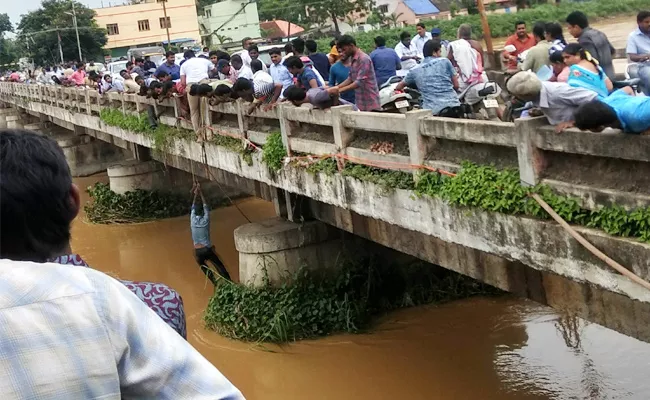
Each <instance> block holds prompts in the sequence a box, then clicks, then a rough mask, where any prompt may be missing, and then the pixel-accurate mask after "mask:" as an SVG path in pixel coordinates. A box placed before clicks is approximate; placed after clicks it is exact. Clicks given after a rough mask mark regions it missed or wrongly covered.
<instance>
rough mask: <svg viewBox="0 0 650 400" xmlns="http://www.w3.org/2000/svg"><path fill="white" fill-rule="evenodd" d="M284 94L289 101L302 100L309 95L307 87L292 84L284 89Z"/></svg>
mask: <svg viewBox="0 0 650 400" xmlns="http://www.w3.org/2000/svg"><path fill="white" fill-rule="evenodd" d="M283 95H284V97H285V98H286V99H287V100H289V101H302V100H304V99H305V97H307V92H305V89H303V88H299V87H298V86H295V85H291V86H289V87H288V88H286V89H284V93H283Z"/></svg>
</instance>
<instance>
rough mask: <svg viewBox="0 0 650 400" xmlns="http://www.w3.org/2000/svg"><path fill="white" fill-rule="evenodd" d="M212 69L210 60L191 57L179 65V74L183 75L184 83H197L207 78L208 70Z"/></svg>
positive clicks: (212, 65)
mask: <svg viewBox="0 0 650 400" xmlns="http://www.w3.org/2000/svg"><path fill="white" fill-rule="evenodd" d="M213 69H214V64H213V63H212V61H210V60H208V59H205V58H199V57H192V58H190V59H189V60H186V61H185V62H184V63H183V65H181V76H183V75H185V83H186V84H187V85H189V84H191V83H199V82H201V81H202V80H204V79H209V77H208V71H211V70H213Z"/></svg>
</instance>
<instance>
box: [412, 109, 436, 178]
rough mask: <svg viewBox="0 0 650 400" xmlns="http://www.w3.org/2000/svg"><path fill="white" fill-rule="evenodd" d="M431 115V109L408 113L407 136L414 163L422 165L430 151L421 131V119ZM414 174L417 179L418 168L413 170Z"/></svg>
mask: <svg viewBox="0 0 650 400" xmlns="http://www.w3.org/2000/svg"><path fill="white" fill-rule="evenodd" d="M429 115H431V110H413V111H409V112H407V113H406V136H408V141H409V156H410V159H411V164H413V165H422V163H424V157H426V155H427V152H428V148H427V139H426V138H425V137H424V136H422V134H421V133H420V119H422V117H426V116H429ZM413 176H414V177H415V178H416V179H417V176H418V171H417V170H413Z"/></svg>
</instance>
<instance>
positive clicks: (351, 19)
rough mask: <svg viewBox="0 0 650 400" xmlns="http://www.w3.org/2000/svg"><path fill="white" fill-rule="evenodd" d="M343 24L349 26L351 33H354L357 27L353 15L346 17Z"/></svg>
mask: <svg viewBox="0 0 650 400" xmlns="http://www.w3.org/2000/svg"><path fill="white" fill-rule="evenodd" d="M345 23H346V24H348V25H350V28H352V32H354V31H355V28H356V27H357V19H356V18H355V17H354V16H353V15H346V16H345Z"/></svg>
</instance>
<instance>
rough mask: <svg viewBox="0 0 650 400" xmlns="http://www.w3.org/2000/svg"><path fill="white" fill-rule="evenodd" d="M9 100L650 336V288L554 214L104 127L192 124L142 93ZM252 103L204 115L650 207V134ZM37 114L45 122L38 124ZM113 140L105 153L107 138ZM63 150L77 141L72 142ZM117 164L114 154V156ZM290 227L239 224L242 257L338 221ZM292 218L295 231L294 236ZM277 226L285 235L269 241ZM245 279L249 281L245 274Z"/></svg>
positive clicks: (14, 117)
mask: <svg viewBox="0 0 650 400" xmlns="http://www.w3.org/2000/svg"><path fill="white" fill-rule="evenodd" d="M0 102H1V103H3V104H4V105H6V106H11V107H12V108H11V109H4V110H0V112H1V113H2V114H0V128H3V127H4V126H5V124H6V125H7V126H9V127H21V126H25V127H28V128H29V127H31V128H38V127H42V126H43V124H45V125H54V126H58V127H61V128H64V129H65V130H67V132H69V133H68V135H69V138H70V141H71V142H70V143H73V144H72V145H71V147H79V146H88V144H89V143H93V146H99V147H97V149H96V151H95V154H96V157H95V158H98V159H99V161H102V162H103V160H101V158H102V157H103V156H104V155H106V154H116V153H120V154H121V156H122V157H126V158H129V159H131V160H133V161H130V162H131V163H137V162H138V161H141V162H146V163H151V162H152V161H151V160H156V161H159V162H164V163H165V164H166V165H168V166H170V167H173V168H177V169H180V170H184V171H187V172H193V173H195V174H197V175H201V176H203V177H204V178H209V179H212V180H216V181H218V182H220V183H222V184H225V185H228V186H231V187H236V188H238V189H239V190H241V191H244V192H246V193H249V194H252V195H255V196H258V197H262V198H265V199H268V200H272V201H273V202H274V204H275V206H276V210H277V213H278V216H280V217H282V218H284V219H286V220H289V221H297V222H300V221H302V220H304V219H305V218H307V217H311V218H315V219H316V220H319V221H322V222H324V223H326V224H328V225H329V226H333V227H336V228H338V229H340V230H343V231H346V232H350V233H352V234H354V235H358V236H361V237H363V238H365V239H369V240H372V241H374V242H377V243H379V244H382V245H384V246H386V247H390V248H392V249H395V250H398V251H400V252H403V253H407V254H410V255H412V256H415V257H418V258H420V259H422V260H425V261H428V262H431V263H434V264H438V265H441V266H443V267H445V268H448V269H450V270H453V271H456V272H459V273H461V274H465V275H468V276H471V277H473V278H476V279H478V280H480V281H483V282H486V283H488V284H490V285H493V286H496V287H499V288H501V289H504V290H506V291H509V292H512V293H515V294H517V295H521V296H524V297H527V298H530V299H532V300H535V301H538V302H540V303H543V304H547V305H550V306H552V307H555V308H557V309H560V310H563V311H568V312H571V313H575V314H577V315H579V316H581V317H583V318H585V319H587V320H589V321H592V322H595V323H598V324H602V325H604V326H606V327H609V328H611V329H614V330H616V331H619V332H621V333H624V334H627V335H630V336H633V337H635V338H638V339H640V340H644V341H650V324H649V323H648V321H649V315H650V291H649V290H647V289H645V288H643V287H641V286H639V285H637V284H635V283H633V282H631V281H630V280H628V279H627V278H626V277H623V276H622V275H620V274H618V273H616V272H615V271H613V270H612V269H611V268H609V267H608V266H607V265H605V264H604V263H603V262H601V261H600V260H599V259H598V258H596V257H595V256H594V255H592V254H591V253H590V252H588V251H587V250H585V249H584V248H583V247H582V246H581V245H579V244H578V243H577V242H576V241H575V240H574V239H573V238H572V237H571V236H570V235H569V234H568V233H567V232H566V231H564V230H563V229H562V228H561V227H560V226H558V225H557V224H556V223H554V222H552V221H542V220H536V219H531V218H526V217H521V216H513V215H505V214H499V213H493V212H487V211H483V210H480V209H474V208H472V209H467V208H459V207H455V206H452V205H450V204H448V203H446V202H444V201H442V200H440V199H437V198H431V197H427V196H423V197H417V196H414V194H413V193H412V192H410V191H408V190H399V189H397V190H394V191H387V190H385V188H382V187H380V186H379V185H376V184H373V183H370V182H367V181H360V180H357V179H354V178H352V177H348V176H343V175H341V174H337V173H335V174H331V175H327V174H325V173H316V174H311V173H309V172H307V171H306V170H305V168H302V167H300V166H295V165H288V166H285V167H284V168H283V169H282V170H280V171H279V172H274V171H270V170H269V168H268V167H267V165H266V164H264V163H263V162H262V157H261V155H260V154H259V153H254V154H253V157H252V163H250V164H249V163H248V162H246V161H245V160H244V159H243V158H242V156H241V153H240V152H238V151H236V150H233V149H232V148H229V147H224V146H220V145H218V144H216V143H212V142H208V143H206V144H205V146H202V145H201V144H199V143H196V142H195V141H193V140H188V139H183V138H180V137H175V138H173V139H171V140H169V142H168V143H166V145H165V146H164V148H162V149H161V148H158V149H156V143H155V141H154V138H152V137H151V136H149V135H146V134H141V133H137V132H132V131H128V130H124V129H121V128H118V127H115V126H110V125H107V124H106V123H104V122H103V121H102V120H101V119H100V118H99V112H100V111H101V110H102V109H104V108H107V107H112V108H117V109H120V110H121V111H122V112H124V113H125V114H135V113H138V112H141V111H142V110H144V109H145V108H146V107H148V106H150V105H151V106H153V107H155V109H156V112H157V113H159V114H160V115H161V117H160V121H161V123H162V124H168V125H171V126H177V127H180V128H186V129H189V128H190V126H189V124H188V123H187V122H186V121H184V120H179V119H177V117H178V115H179V114H178V109H177V108H176V106H175V103H174V102H173V101H171V100H165V101H163V102H162V103H156V102H155V101H153V100H151V99H145V98H143V97H138V96H135V95H126V94H116V93H110V94H106V95H104V96H101V95H99V94H97V93H96V92H94V91H87V90H80V89H76V88H62V87H55V86H36V85H24V84H11V83H2V84H0ZM246 106H247V105H246V104H245V103H242V102H241V101H238V102H234V103H227V104H221V105H218V106H209V105H208V104H207V102H206V103H205V104H204V107H205V108H206V109H208V110H209V112H208V113H206V116H205V124H206V125H207V126H209V127H210V129H211V130H212V131H213V132H214V133H215V134H220V135H227V136H230V137H235V138H238V139H239V140H241V141H248V142H251V143H254V144H257V145H263V144H264V143H266V141H267V139H268V137H269V135H270V134H271V132H275V131H280V132H281V135H282V140H283V143H284V145H285V148H286V149H287V153H288V154H290V155H291V154H296V153H299V154H311V155H327V154H339V155H341V156H342V157H345V158H348V159H353V160H355V162H357V163H365V164H373V163H381V164H382V165H391V166H393V167H394V168H402V169H404V170H408V171H412V170H413V166H421V165H424V166H429V167H435V168H442V169H445V170H448V171H456V170H458V169H459V168H460V166H459V164H460V162H461V161H463V160H469V161H473V162H476V163H479V164H494V165H496V166H498V167H513V168H517V169H518V170H519V174H520V177H521V180H522V181H523V182H526V183H529V184H535V183H539V182H543V183H546V184H548V185H549V186H551V187H552V188H553V189H554V190H556V191H557V192H559V193H562V194H567V195H571V196H575V197H576V198H578V199H579V201H580V202H581V203H582V205H583V207H586V208H589V209H596V208H598V207H601V206H603V205H611V204H618V205H621V206H622V207H625V208H628V209H629V208H636V207H646V206H648V205H650V163H649V162H650V137H644V136H633V135H623V134H621V133H607V134H592V133H587V132H579V131H568V132H565V133H563V134H561V135H557V134H555V133H554V132H553V130H552V128H551V127H550V126H548V125H546V123H545V121H544V120H543V119H532V120H518V121H517V122H516V123H514V124H512V123H500V122H482V121H466V120H453V119H444V118H436V117H430V116H428V112H427V111H412V112H409V113H407V114H405V115H399V114H378V113H365V112H353V111H351V110H349V108H346V107H344V106H341V107H335V108H332V109H331V110H327V111H321V110H312V109H308V108H296V107H293V106H288V105H285V106H282V107H278V108H277V109H275V110H272V111H269V112H265V111H261V110H259V111H255V112H254V113H253V114H252V115H251V116H248V115H246V114H245V112H244V110H246V109H247V107H246ZM34 123H36V124H37V125H31V124H34ZM75 141H76V142H75ZM378 141H387V142H391V143H393V145H394V146H393V152H392V153H390V154H377V153H376V152H372V151H370V150H368V148H369V146H370V144H371V143H374V142H378ZM77 142H78V143H77ZM75 143H76V144H75ZM109 145H110V146H111V148H112V150H110V151H108V149H106V148H104V146H109ZM111 152H112V153H111ZM68 153H71V154H72V153H75V151H74V150H73V149H69V150H68V151H67V153H66V154H68ZM81 159H83V157H81ZM77 160H78V159H77V158H74V157H72V158H70V157H69V159H68V161H69V162H71V163H72V164H74V166H75V167H79V168H81V166H82V165H83V164H84V163H83V161H82V162H77ZM109 162H113V161H112V160H106V163H109ZM387 163H388V164H387ZM390 163H392V164H390ZM276 222H277V221H276ZM649 223H650V221H649ZM287 224H288V223H279V222H278V223H273V224H268V225H266V226H263V227H261V228H260V229H262V231H263V232H261V234H260V235H259V236H260V237H261V238H262V239H263V240H267V241H266V242H265V243H266V244H265V245H263V246H259V247H260V248H259V249H256V248H255V246H252V245H251V242H250V240H248V239H250V237H248V236H246V235H247V234H249V233H250V232H246V231H245V229H244V231H243V232H239V236H240V237H239V238H238V237H237V235H238V232H236V243H237V247H238V250H240V253H246V254H248V253H270V252H282V251H285V250H290V249H292V248H297V247H301V246H302V247H304V246H312V245H315V244H316V243H318V242H320V241H329V240H331V239H332V237H333V235H332V233H331V230H330V229H329V228H323V226H322V225H318V223H314V222H307V223H304V224H301V223H298V224H296V225H295V226H298V227H299V228H297V229H294V227H291V224H289V225H287ZM292 229H293V230H294V234H292V235H294V236H292V235H289V234H288V233H287V232H288V231H290V230H292ZM575 229H576V230H577V231H578V232H580V233H581V234H582V235H583V236H584V237H586V238H587V239H588V240H589V241H590V242H591V243H593V244H594V245H595V246H596V247H598V248H599V249H600V250H602V251H603V252H605V253H606V254H607V255H609V256H610V257H611V258H613V259H614V260H616V261H618V262H620V263H621V264H622V265H624V266H625V267H626V268H628V269H629V270H631V271H633V272H634V273H636V274H637V275H639V276H640V277H642V278H643V279H646V280H648V279H650V245H648V244H645V243H642V242H639V241H637V240H635V239H626V238H620V237H613V236H610V235H607V234H605V233H604V232H602V231H598V230H593V229H588V228H584V227H576V228H575ZM296 232H297V233H296ZM258 233H259V232H258ZM295 235H297V236H295ZM272 237H276V239H277V237H280V239H278V240H275V241H273V240H270V238H272ZM271 242H273V243H271ZM322 254H327V253H321V255H322ZM329 254H331V253H329ZM320 258H323V257H320ZM325 258H327V257H325ZM242 260H243V259H242ZM244 261H245V260H244ZM244 268H245V267H244ZM242 276H243V279H244V280H247V279H251V280H252V279H253V278H252V275H249V276H247V275H246V274H245V273H244V274H242Z"/></svg>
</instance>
